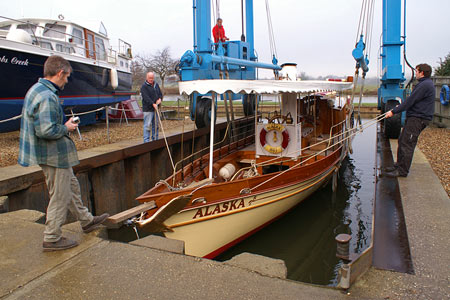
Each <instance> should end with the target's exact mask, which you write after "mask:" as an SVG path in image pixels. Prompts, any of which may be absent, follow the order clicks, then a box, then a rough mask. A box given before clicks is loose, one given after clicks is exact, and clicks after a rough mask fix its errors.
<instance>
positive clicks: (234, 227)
mask: <svg viewBox="0 0 450 300" xmlns="http://www.w3.org/2000/svg"><path fill="white" fill-rule="evenodd" d="M335 169H336V167H335V166H332V167H330V168H329V169H326V170H324V172H322V173H321V174H319V175H317V176H315V177H314V178H311V179H309V180H305V181H301V182H297V183H294V184H290V185H287V186H284V187H282V188H278V189H271V190H269V191H266V192H261V193H257V194H251V195H250V196H248V197H243V198H236V199H228V200H224V201H222V202H218V203H214V204H211V205H207V206H203V207H196V208H193V209H188V210H184V211H181V212H180V213H178V214H176V215H174V216H172V217H171V218H170V219H168V220H167V221H166V225H168V226H169V227H170V228H172V229H173V232H167V233H165V235H166V237H168V238H172V239H178V240H183V241H184V242H185V251H186V254H189V255H193V256H199V257H206V258H214V257H215V256H217V255H219V254H220V253H222V252H223V251H225V250H227V249H228V248H230V247H231V246H233V245H235V244H237V243H238V242H239V241H241V240H243V239H245V238H246V237H248V236H250V235H251V234H253V233H255V232H256V231H258V230H260V229H262V228H263V227H264V226H266V225H268V224H270V223H271V222H273V221H274V220H276V219H277V218H279V217H280V216H282V215H283V214H285V213H286V212H288V211H289V210H290V209H292V208H293V207H294V206H296V205H297V204H299V203H300V202H302V201H303V200H304V199H306V198H307V197H308V196H310V195H311V194H312V193H314V192H315V191H316V190H317V189H319V188H320V187H321V186H323V185H324V184H325V183H326V182H327V181H328V180H329V178H330V176H332V175H333V172H334V171H335Z"/></svg>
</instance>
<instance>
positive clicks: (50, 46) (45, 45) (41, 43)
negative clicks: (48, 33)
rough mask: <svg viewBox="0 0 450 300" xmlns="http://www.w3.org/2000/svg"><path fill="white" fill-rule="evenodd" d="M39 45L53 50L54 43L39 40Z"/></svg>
mask: <svg viewBox="0 0 450 300" xmlns="http://www.w3.org/2000/svg"><path fill="white" fill-rule="evenodd" d="M39 46H41V48H44V49H50V50H53V47H52V44H51V43H49V42H39Z"/></svg>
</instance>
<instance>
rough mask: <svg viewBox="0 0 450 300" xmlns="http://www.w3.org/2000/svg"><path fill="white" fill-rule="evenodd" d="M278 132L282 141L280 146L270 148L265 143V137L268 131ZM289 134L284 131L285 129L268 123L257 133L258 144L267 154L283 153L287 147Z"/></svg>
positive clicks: (279, 125)
mask: <svg viewBox="0 0 450 300" xmlns="http://www.w3.org/2000/svg"><path fill="white" fill-rule="evenodd" d="M272 130H275V131H278V132H279V133H280V134H281V136H282V137H283V140H282V141H281V145H280V146H271V145H269V144H268V143H267V140H266V135H267V133H268V132H269V131H272ZM289 140H290V138H289V132H288V131H287V130H286V128H285V127H284V126H283V125H281V124H276V123H269V124H267V125H266V126H264V127H263V128H262V129H261V131H260V132H259V142H260V144H261V146H262V147H263V148H264V149H265V150H266V151H267V152H269V153H272V154H278V153H281V152H283V150H284V149H286V148H287V146H288V145H289Z"/></svg>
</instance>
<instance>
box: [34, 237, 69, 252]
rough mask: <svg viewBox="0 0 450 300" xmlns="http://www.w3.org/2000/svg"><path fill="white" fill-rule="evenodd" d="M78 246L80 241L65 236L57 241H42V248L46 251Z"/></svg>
mask: <svg viewBox="0 0 450 300" xmlns="http://www.w3.org/2000/svg"><path fill="white" fill-rule="evenodd" d="M76 246H78V242H76V241H73V240H71V239H68V238H65V237H61V238H60V239H59V241H57V242H43V243H42V248H43V251H44V252H49V251H59V250H66V249H70V248H73V247H76Z"/></svg>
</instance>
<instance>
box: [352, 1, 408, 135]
mask: <svg viewBox="0 0 450 300" xmlns="http://www.w3.org/2000/svg"><path fill="white" fill-rule="evenodd" d="M372 1H373V0H372ZM369 3H370V0H369V1H366V2H363V8H362V10H361V11H362V12H363V11H364V10H365V6H364V5H367V6H369V5H373V2H372V4H369ZM402 13H403V14H404V25H403V30H404V34H403V36H402V35H401V29H402V24H401V19H402ZM368 15H369V17H368V20H367V22H370V20H369V19H370V13H368ZM382 15H383V17H382V18H383V19H382V44H381V52H380V59H381V78H380V86H379V88H378V109H380V110H381V112H382V113H385V112H387V111H389V110H391V109H393V108H394V107H395V106H397V105H399V104H400V103H402V102H403V101H405V100H406V97H407V95H408V93H409V88H408V87H409V86H410V84H408V85H407V86H406V87H405V85H404V82H405V80H406V79H405V73H404V69H403V65H402V63H403V61H402V58H404V60H405V62H406V63H407V64H408V66H409V67H410V68H411V69H412V70H413V69H414V68H413V67H412V66H411V65H410V64H409V63H408V61H407V59H406V50H405V40H406V34H405V33H406V0H404V4H403V11H402V2H401V0H383V4H382ZM372 17H373V13H372ZM360 25H361V24H360ZM358 31H359V29H358ZM370 31H371V30H369V33H368V34H370ZM366 34H367V32H366ZM363 36H364V35H363V34H361V37H360V40H359V41H358V42H357V44H356V47H355V49H354V50H353V52H352V55H353V57H354V58H355V60H356V68H357V72H358V69H359V68H361V69H362V70H363V78H364V77H365V74H366V73H367V72H368V64H369V61H368V59H367V54H366V53H367V51H366V44H365V43H364V41H363ZM402 47H404V48H403V57H402V53H401V48H402ZM413 76H414V72H413ZM411 82H412V79H411V81H410V83H411ZM404 119H405V114H404V113H403V114H402V115H395V116H394V117H392V118H389V119H384V124H383V130H384V134H385V136H386V137H388V138H398V136H399V135H400V130H401V126H402V123H403V122H404Z"/></svg>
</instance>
